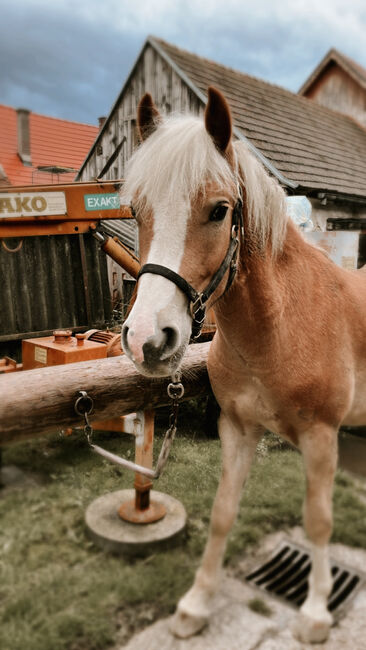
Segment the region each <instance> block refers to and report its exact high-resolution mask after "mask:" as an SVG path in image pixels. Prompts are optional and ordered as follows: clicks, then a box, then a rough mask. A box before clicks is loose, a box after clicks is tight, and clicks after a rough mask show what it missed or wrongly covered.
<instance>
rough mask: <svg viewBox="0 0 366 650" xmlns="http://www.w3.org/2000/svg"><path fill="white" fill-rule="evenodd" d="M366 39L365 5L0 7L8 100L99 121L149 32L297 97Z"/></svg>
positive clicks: (163, 2) (17, 1) (217, 0)
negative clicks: (319, 72)
mask: <svg viewBox="0 0 366 650" xmlns="http://www.w3.org/2000/svg"><path fill="white" fill-rule="evenodd" d="M365 33H366V2H365V0H348V2H347V1H346V0H277V1H276V0H11V1H10V0H0V62H1V65H0V103H1V104H7V105H9V106H14V107H19V106H23V107H26V108H29V109H30V110H32V111H34V112H38V113H44V114H47V115H53V116H55V117H60V118H63V119H70V120H76V121H81V122H87V123H90V124H96V123H97V118H98V116H100V115H107V114H108V113H109V110H110V108H111V106H112V104H113V102H114V100H115V99H116V97H117V95H118V93H119V91H120V89H121V87H122V84H123V82H124V81H125V79H126V76H127V74H128V73H129V71H130V69H131V67H132V65H133V63H134V61H135V60H136V58H137V56H138V53H139V51H140V49H141V47H142V45H143V43H144V41H145V38H146V36H147V35H148V34H152V35H155V36H158V37H160V38H164V39H165V40H167V41H170V42H171V43H174V44H176V45H178V46H179V47H182V48H184V49H188V50H190V51H192V52H195V53H196V54H199V55H202V56H205V57H207V58H211V59H214V60H216V61H218V62H219V63H223V64H225V65H228V66H231V67H233V68H236V69H238V70H241V71H242V72H246V73H248V74H251V75H254V76H257V77H260V78H262V79H265V80H267V81H270V82H272V83H276V84H279V85H281V86H284V87H285V88H288V89H290V90H293V91H297V90H298V88H299V87H300V86H301V84H302V83H303V81H304V80H305V79H306V78H307V76H308V75H309V74H310V72H311V71H312V70H313V69H314V67H315V66H316V65H317V64H318V63H319V61H320V60H321V58H322V57H323V56H324V54H325V53H326V52H327V51H328V49H329V48H331V47H336V48H338V49H339V50H341V51H342V52H344V53H345V54H347V55H348V56H350V57H352V58H354V59H355V60H356V61H358V62H359V63H361V64H362V65H363V66H365V67H366V45H365Z"/></svg>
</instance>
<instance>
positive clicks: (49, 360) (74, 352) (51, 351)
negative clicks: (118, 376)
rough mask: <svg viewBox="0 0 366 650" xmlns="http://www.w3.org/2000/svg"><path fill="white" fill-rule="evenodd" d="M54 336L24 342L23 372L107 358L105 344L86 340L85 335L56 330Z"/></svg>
mask: <svg viewBox="0 0 366 650" xmlns="http://www.w3.org/2000/svg"><path fill="white" fill-rule="evenodd" d="M53 334H54V335H53V336H45V337H42V338H39V339H25V340H24V341H22V360H23V370H31V369H32V368H44V367H46V366H60V365H63V364H64V363H75V362H76V361H91V360H92V359H105V358H106V357H107V346H106V345H105V344H104V343H97V342H95V341H88V340H85V338H84V335H83V334H76V336H75V337H74V336H72V335H71V331H70V330H55V332H54V333H53Z"/></svg>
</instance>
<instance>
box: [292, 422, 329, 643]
mask: <svg viewBox="0 0 366 650" xmlns="http://www.w3.org/2000/svg"><path fill="white" fill-rule="evenodd" d="M300 447H301V451H302V453H303V456H304V461H305V469H306V480H307V487H306V498H305V504H304V526H305V530H306V533H307V535H308V537H309V539H310V541H311V542H312V568H311V573H310V576H309V593H308V596H307V598H306V600H305V602H304V604H303V605H302V607H301V610H300V614H299V616H298V619H297V621H296V623H295V626H294V633H295V636H297V637H298V638H299V639H300V640H301V641H302V642H304V643H321V642H323V641H325V640H326V639H327V638H328V635H329V630H330V626H331V624H332V616H331V614H330V612H329V611H328V609H327V600H328V596H329V593H330V591H331V589H332V576H331V571H330V566H329V559H328V541H329V538H330V535H331V532H332V493H333V480H334V474H335V471H336V467H337V432H336V431H334V430H333V429H331V428H328V427H326V426H325V425H318V426H317V427H314V429H313V430H312V431H311V432H310V433H307V434H305V436H304V438H303V440H301V441H300Z"/></svg>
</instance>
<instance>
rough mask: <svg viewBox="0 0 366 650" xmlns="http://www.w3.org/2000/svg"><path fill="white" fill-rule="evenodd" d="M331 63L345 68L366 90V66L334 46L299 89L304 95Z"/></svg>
mask: <svg viewBox="0 0 366 650" xmlns="http://www.w3.org/2000/svg"><path fill="white" fill-rule="evenodd" d="M331 63H338V65H339V66H340V67H341V68H343V70H345V71H346V72H348V74H349V75H350V76H351V77H352V78H353V79H354V80H355V81H356V83H358V84H359V85H360V86H362V88H365V90H366V68H364V67H363V66H362V65H360V64H359V63H356V61H354V60H353V59H350V58H349V57H348V56H346V55H345V54H343V53H342V52H339V50H336V49H335V48H332V49H331V50H329V52H327V54H326V55H325V57H324V58H323V59H322V60H321V61H320V63H319V65H318V66H317V67H316V68H315V70H314V71H313V72H312V73H311V75H310V77H308V79H307V80H306V81H305V82H304V83H303V85H302V86H301V88H300V90H299V94H300V95H304V94H305V93H306V92H307V91H308V90H309V88H310V86H312V85H313V83H314V81H316V80H317V79H318V77H319V76H320V75H321V73H322V72H323V71H324V70H325V68H326V67H327V66H328V65H329V64H331Z"/></svg>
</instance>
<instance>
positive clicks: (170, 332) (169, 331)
mask: <svg viewBox="0 0 366 650" xmlns="http://www.w3.org/2000/svg"><path fill="white" fill-rule="evenodd" d="M163 332H164V334H165V337H166V340H165V345H164V351H165V350H166V351H170V350H173V349H174V348H175V346H176V343H177V339H178V334H177V332H176V330H175V329H173V328H172V327H164V329H163Z"/></svg>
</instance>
